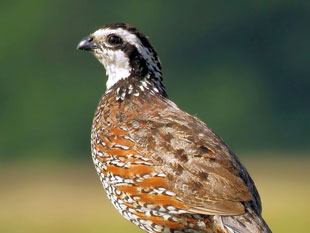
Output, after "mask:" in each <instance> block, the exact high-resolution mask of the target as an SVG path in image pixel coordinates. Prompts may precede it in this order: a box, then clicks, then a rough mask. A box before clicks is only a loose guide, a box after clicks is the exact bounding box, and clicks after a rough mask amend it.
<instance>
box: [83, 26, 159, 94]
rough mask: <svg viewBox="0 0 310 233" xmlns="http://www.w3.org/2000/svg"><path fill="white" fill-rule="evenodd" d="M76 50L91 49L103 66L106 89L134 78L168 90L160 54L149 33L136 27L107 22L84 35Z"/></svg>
mask: <svg viewBox="0 0 310 233" xmlns="http://www.w3.org/2000/svg"><path fill="white" fill-rule="evenodd" d="M77 49H80V50H86V51H90V52H91V53H93V54H94V55H95V57H96V58H97V59H98V60H99V61H100V62H101V63H102V64H103V65H104V67H105V69H106V73H107V76H108V81H107V83H106V85H107V89H110V88H113V87H114V86H116V84H117V83H118V82H119V81H121V80H125V79H134V80H141V81H143V80H144V81H148V82H153V83H154V85H155V87H156V88H157V89H159V91H160V92H165V91H164V86H163V84H162V73H161V65H160V61H159V58H158V56H157V53H156V51H155V50H154V48H153V47H152V45H151V44H150V42H149V40H148V39H147V38H146V36H144V35H143V34H142V33H141V32H139V31H138V29H137V28H135V27H133V26H130V25H128V24H124V23H115V24H110V25H106V26H104V27H103V28H100V29H99V30H97V31H95V32H94V33H92V34H90V35H89V36H88V37H86V38H84V39H83V40H82V41H81V42H80V43H79V44H78V46H77ZM160 89H163V90H160Z"/></svg>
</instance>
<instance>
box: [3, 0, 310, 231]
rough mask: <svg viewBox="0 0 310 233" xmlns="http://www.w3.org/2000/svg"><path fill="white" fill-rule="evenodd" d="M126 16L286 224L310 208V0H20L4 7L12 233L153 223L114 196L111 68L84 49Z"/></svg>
mask: <svg viewBox="0 0 310 233" xmlns="http://www.w3.org/2000/svg"><path fill="white" fill-rule="evenodd" d="M113 22H126V23H130V24H133V25H135V26H137V27H138V28H139V29H140V30H141V31H142V32H143V33H145V34H146V35H148V36H149V37H150V40H151V42H152V44H153V45H154V47H155V48H156V49H157V51H158V53H159V55H160V58H161V61H162V63H163V73H164V80H165V84H166V87H167V90H168V94H169V96H170V98H171V99H172V100H173V101H175V102H176V103H177V104H178V105H179V106H180V107H181V108H182V109H184V110H186V111H188V112H189V113H191V114H194V115H196V116H198V117H199V118H201V119H202V120H203V121H205V122H206V123H207V124H208V125H209V126H210V127H211V128H213V129H214V130H215V131H216V132H217V133H218V134H219V135H220V136H221V137H223V138H224V140H225V141H226V142H227V143H228V144H229V145H230V146H231V148H232V149H233V151H235V152H236V153H237V154H238V155H239V157H240V158H241V160H242V161H243V163H244V164H245V165H246V166H247V167H248V168H249V171H250V173H251V175H252V177H253V179H254V180H255V181H256V183H257V185H258V188H259V191H260V193H261V196H262V199H263V207H264V216H265V219H266V220H267V222H268V223H269V225H270V227H271V228H272V230H274V232H306V229H308V225H307V223H308V219H309V216H310V211H309V209H310V201H309V196H310V188H309V176H310V166H309V164H310V158H309V157H310V156H309V154H310V153H309V151H310V143H309V141H310V134H309V131H310V123H309V118H310V107H309V101H310V70H309V61H310V42H309V41H310V27H309V22H310V4H309V1H302V0H301V1H287V0H278V1H276V0H269V1H267V0H263V1H259V2H258V1H256V2H251V1H242V0H238V1H221V0H219V1H202V0H200V1H192V2H190V1H164V0H157V1H143V0H135V1H130V0H126V1H125V0H119V1H104V0H100V1H98V0H97V1H80V0H75V1H73V0H65V1H60V0H54V1H47V0H40V1H39V0H28V1H21V0H13V1H6V2H2V3H1V8H0V25H1V27H0V28H1V29H0V30H1V37H0V65H1V69H0V107H1V111H0V129H1V134H0V184H1V188H0V232H67V233H68V232H91V233H92V232H141V231H139V230H138V228H136V227H135V226H133V225H131V224H130V223H128V222H127V221H126V220H123V219H122V217H120V216H119V215H118V213H117V212H116V211H115V210H114V209H113V207H112V206H111V204H110V203H108V201H107V200H106V199H105V198H104V191H103V189H102V188H101V187H100V186H101V185H100V184H99V179H98V178H97V177H96V174H95V170H94V169H93V165H92V162H91V158H90V145H89V141H90V126H91V121H92V117H93V113H94V110H95V108H96V105H97V103H98V100H99V98H100V96H101V95H102V94H103V93H104V91H105V81H106V77H105V71H104V69H103V67H102V66H101V65H100V64H99V62H97V61H96V60H95V58H94V57H92V56H91V55H89V54H85V53H82V52H80V51H77V50H76V49H75V48H76V45H77V43H78V42H79V41H80V39H82V38H83V37H84V36H86V35H88V34H90V33H91V32H93V31H95V30H96V29H98V28H99V27H101V26H103V25H104V24H107V23H113Z"/></svg>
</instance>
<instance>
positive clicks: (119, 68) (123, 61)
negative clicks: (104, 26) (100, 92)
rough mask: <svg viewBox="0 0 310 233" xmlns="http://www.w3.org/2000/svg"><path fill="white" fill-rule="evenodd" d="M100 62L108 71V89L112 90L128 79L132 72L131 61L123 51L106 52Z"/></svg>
mask: <svg viewBox="0 0 310 233" xmlns="http://www.w3.org/2000/svg"><path fill="white" fill-rule="evenodd" d="M99 61H100V62H101V63H102V64H103V65H104V67H105V69H106V75H107V76H108V81H107V83H106V86H107V89H110V88H111V87H112V86H113V85H114V84H115V83H117V82H118V81H120V80H122V79H125V78H128V77H129V75H130V72H131V67H130V65H129V59H128V58H127V56H126V54H125V53H124V52H123V51H121V50H106V51H104V54H103V56H102V57H100V58H99Z"/></svg>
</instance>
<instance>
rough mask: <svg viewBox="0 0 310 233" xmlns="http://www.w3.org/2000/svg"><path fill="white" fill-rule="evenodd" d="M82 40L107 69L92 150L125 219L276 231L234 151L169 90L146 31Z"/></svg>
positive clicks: (150, 224) (151, 226)
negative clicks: (169, 95) (173, 98)
mask: <svg viewBox="0 0 310 233" xmlns="http://www.w3.org/2000/svg"><path fill="white" fill-rule="evenodd" d="M111 37H114V38H112V39H111ZM101 40H102V41H101ZM79 48H80V49H85V50H91V51H93V52H94V54H95V56H96V57H97V58H98V59H99V60H100V61H101V62H102V63H103V64H104V66H105V67H106V70H107V74H108V76H109V80H108V82H107V87H108V89H107V91H106V93H105V95H104V96H103V97H102V99H101V100H100V102H99V105H98V108H97V111H96V113H95V117H94V121H93V126H92V132H91V142H92V157H93V161H94V164H95V167H96V170H97V173H98V175H99V176H100V180H101V182H102V183H103V186H104V188H105V190H106V192H107V195H108V197H109V199H110V200H111V202H112V204H113V205H114V206H115V208H116V209H117V210H118V211H119V212H120V213H121V214H122V215H123V216H124V217H125V218H126V219H128V220H130V221H131V222H133V223H134V224H136V225H138V226H139V227H140V228H141V229H143V230H145V231H147V232H197V233H198V232H229V233H238V232H240V233H244V232H271V231H270V230H269V228H268V226H267V225H266V223H265V222H264V220H263V219H262V217H261V203H260V198H259V195H258V192H257V190H256V188H255V185H254V183H253V181H252V179H251V178H250V176H249V175H248V172H247V171H246V169H245V168H244V167H243V166H242V165H241V163H240V162H239V160H238V159H237V157H236V156H235V155H234V154H233V153H232V152H231V151H230V149H229V148H228V147H227V145H226V144H225V143H224V142H223V141H222V140H221V139H220V138H219V137H218V136H216V135H215V134H214V133H213V132H212V131H211V130H210V129H209V128H208V127H207V126H206V125H205V124H204V123H203V122H202V121H200V120H199V119H198V118H196V117H193V116H191V115H189V114H187V113H186V112H184V111H182V110H181V109H179V108H178V107H177V106H176V105H175V104H174V103H173V102H172V101H170V100H169V99H168V98H167V94H166V91H165V88H164V86H163V84H162V77H161V66H160V63H159V60H158V57H157V54H156V52H155V50H154V49H153V47H152V46H151V45H150V44H149V42H148V40H147V39H146V38H145V36H144V35H143V34H141V33H140V32H139V31H137V29H135V28H134V27H132V26H129V25H126V24H112V25H108V26H106V27H104V28H102V29H100V30H98V31H96V32H95V33H94V34H92V36H91V38H87V39H86V40H84V41H82V42H81V43H80V44H79ZM90 48H91V49H90ZM118 70H119V72H118Z"/></svg>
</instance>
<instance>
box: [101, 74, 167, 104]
mask: <svg viewBox="0 0 310 233" xmlns="http://www.w3.org/2000/svg"><path fill="white" fill-rule="evenodd" d="M109 80H111V77H109ZM109 80H108V82H109ZM108 82H107V87H108ZM110 83H112V82H111V81H110ZM109 93H113V94H114V95H115V96H116V100H117V101H122V100H125V99H129V98H131V97H134V96H136V97H138V96H141V97H143V96H149V97H151V96H162V97H165V98H166V97H168V96H167V93H166V89H165V86H164V84H163V82H162V77H161V76H160V77H158V76H157V77H155V76H152V74H150V73H147V74H146V75H145V76H144V77H141V76H137V75H133V74H130V75H129V76H127V77H124V78H119V77H118V81H117V82H115V83H114V84H113V85H112V86H109V88H107V91H106V94H109Z"/></svg>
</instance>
